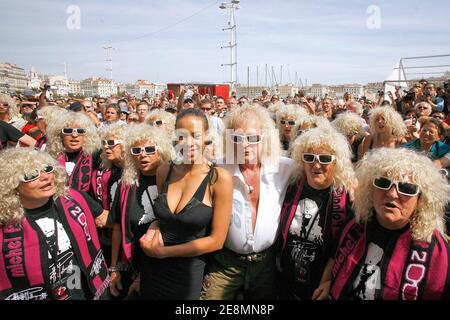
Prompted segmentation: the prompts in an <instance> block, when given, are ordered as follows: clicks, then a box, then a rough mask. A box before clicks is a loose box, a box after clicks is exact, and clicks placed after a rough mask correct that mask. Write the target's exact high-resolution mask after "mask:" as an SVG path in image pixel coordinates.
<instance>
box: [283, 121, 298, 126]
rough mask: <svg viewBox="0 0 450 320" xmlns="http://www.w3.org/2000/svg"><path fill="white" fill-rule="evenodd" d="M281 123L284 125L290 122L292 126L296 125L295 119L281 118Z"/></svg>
mask: <svg viewBox="0 0 450 320" xmlns="http://www.w3.org/2000/svg"><path fill="white" fill-rule="evenodd" d="M280 123H281V124H282V125H286V124H288V125H290V126H295V121H294V120H281V121H280Z"/></svg>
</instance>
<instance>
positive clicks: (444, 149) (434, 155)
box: [401, 139, 450, 160]
mask: <svg viewBox="0 0 450 320" xmlns="http://www.w3.org/2000/svg"><path fill="white" fill-rule="evenodd" d="M401 147H402V148H408V149H413V150H415V151H417V152H421V153H424V151H423V150H422V147H421V145H420V139H416V140H413V141H410V142H408V143H405V144H404V145H401ZM449 151H450V146H448V145H446V144H445V143H443V142H442V141H440V140H438V141H436V142H435V143H433V145H432V146H431V149H430V151H429V152H428V154H427V157H428V158H430V159H431V160H436V159H440V158H442V157H443V156H445V155H446V154H447V153H448V152H449Z"/></svg>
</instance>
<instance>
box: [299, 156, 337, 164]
mask: <svg viewBox="0 0 450 320" xmlns="http://www.w3.org/2000/svg"><path fill="white" fill-rule="evenodd" d="M316 159H317V161H319V163H320V164H330V163H332V162H333V161H334V160H335V159H336V157H335V156H334V155H332V154H314V153H304V154H303V162H305V163H314V161H316Z"/></svg>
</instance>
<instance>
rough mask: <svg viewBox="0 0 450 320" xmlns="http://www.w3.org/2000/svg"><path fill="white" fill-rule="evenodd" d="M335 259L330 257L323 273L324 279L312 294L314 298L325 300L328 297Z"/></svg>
mask: <svg viewBox="0 0 450 320" xmlns="http://www.w3.org/2000/svg"><path fill="white" fill-rule="evenodd" d="M333 265H334V259H332V258H330V259H329V260H328V262H327V265H326V267H325V270H324V271H323V274H322V279H321V280H320V285H319V287H318V288H317V289H316V290H315V291H314V293H313V295H312V297H311V298H312V299H313V300H325V299H327V298H328V293H329V292H330V286H331V276H332V273H331V271H332V270H333Z"/></svg>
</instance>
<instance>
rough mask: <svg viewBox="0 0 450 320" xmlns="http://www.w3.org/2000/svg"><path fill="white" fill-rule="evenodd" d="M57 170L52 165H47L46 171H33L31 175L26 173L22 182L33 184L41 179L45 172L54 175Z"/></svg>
mask: <svg viewBox="0 0 450 320" xmlns="http://www.w3.org/2000/svg"><path fill="white" fill-rule="evenodd" d="M54 170H55V168H54V167H53V166H51V165H47V166H45V167H44V169H42V170H38V169H36V170H33V171H31V172H30V173H26V174H24V175H23V178H22V179H21V181H22V182H26V183H27V182H31V181H34V180H37V179H39V177H40V176H41V172H45V173H47V174H49V173H52V172H53V171H54Z"/></svg>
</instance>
